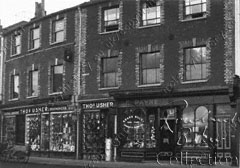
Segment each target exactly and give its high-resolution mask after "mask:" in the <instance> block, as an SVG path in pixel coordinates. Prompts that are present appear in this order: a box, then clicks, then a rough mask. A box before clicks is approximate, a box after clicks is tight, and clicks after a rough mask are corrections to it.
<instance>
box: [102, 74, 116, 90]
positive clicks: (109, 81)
mask: <svg viewBox="0 0 240 168" xmlns="http://www.w3.org/2000/svg"><path fill="white" fill-rule="evenodd" d="M116 80H117V78H116V73H115V72H114V73H106V74H104V86H106V87H114V86H117V85H116V84H117V82H116Z"/></svg>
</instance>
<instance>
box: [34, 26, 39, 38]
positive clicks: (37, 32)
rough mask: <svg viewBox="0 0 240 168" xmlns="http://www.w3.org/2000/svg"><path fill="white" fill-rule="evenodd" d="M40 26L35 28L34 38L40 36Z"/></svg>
mask: <svg viewBox="0 0 240 168" xmlns="http://www.w3.org/2000/svg"><path fill="white" fill-rule="evenodd" d="M39 37H40V36H39V28H36V29H33V39H37V38H39Z"/></svg>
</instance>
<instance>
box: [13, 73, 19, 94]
mask: <svg viewBox="0 0 240 168" xmlns="http://www.w3.org/2000/svg"><path fill="white" fill-rule="evenodd" d="M13 92H14V93H13V95H14V96H13V97H14V98H17V97H18V94H19V76H18V75H15V76H14V88H13Z"/></svg>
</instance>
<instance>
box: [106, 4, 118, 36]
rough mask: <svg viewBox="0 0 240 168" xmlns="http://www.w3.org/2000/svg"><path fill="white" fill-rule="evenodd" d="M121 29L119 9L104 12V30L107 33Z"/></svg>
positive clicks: (114, 8)
mask: <svg viewBox="0 0 240 168" xmlns="http://www.w3.org/2000/svg"><path fill="white" fill-rule="evenodd" d="M118 29H119V7H118V6H117V7H113V8H110V9H105V10H104V30H105V32H109V31H115V30H118Z"/></svg>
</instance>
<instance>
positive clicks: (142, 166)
mask: <svg viewBox="0 0 240 168" xmlns="http://www.w3.org/2000/svg"><path fill="white" fill-rule="evenodd" d="M29 163H35V164H48V165H61V166H64V165H67V166H74V167H79V168H80V167H83V168H127V167H131V168H158V167H161V168H195V167H196V168H202V167H214V168H219V167H222V168H227V167H229V168H230V167H231V168H236V166H231V165H230V164H229V163H223V162H222V163H220V162H216V164H215V165H210V164H205V165H197V164H192V165H191V164H181V163H179V162H178V163H176V162H175V163H170V162H168V161H161V162H159V163H158V162H157V161H142V162H119V161H117V162H114V161H110V162H106V161H91V160H74V159H63V158H44V157H30V159H29Z"/></svg>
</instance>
